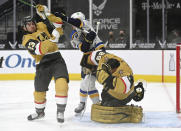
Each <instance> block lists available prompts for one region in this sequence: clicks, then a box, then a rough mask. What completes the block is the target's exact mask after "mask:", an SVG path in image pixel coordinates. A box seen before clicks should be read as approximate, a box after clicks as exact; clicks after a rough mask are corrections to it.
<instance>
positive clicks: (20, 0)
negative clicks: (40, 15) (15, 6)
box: [18, 0, 36, 8]
mask: <svg viewBox="0 0 181 131" xmlns="http://www.w3.org/2000/svg"><path fill="white" fill-rule="evenodd" d="M18 1H19V2H21V3H23V4H25V5H28V6H32V7H33V8H36V6H34V5H32V4H30V3H28V2H26V1H23V0H18Z"/></svg>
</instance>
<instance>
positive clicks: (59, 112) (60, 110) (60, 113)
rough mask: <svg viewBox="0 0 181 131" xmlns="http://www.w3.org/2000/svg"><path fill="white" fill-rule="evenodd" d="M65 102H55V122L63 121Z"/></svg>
mask: <svg viewBox="0 0 181 131" xmlns="http://www.w3.org/2000/svg"><path fill="white" fill-rule="evenodd" d="M65 107H66V104H57V122H58V123H64V111H65Z"/></svg>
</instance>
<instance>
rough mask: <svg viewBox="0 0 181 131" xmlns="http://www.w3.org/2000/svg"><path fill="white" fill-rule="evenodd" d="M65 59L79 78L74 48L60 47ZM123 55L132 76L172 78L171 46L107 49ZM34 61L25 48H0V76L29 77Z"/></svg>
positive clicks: (73, 76) (78, 56)
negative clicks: (5, 49)
mask: <svg viewBox="0 0 181 131" xmlns="http://www.w3.org/2000/svg"><path fill="white" fill-rule="evenodd" d="M60 52H61V54H62V56H63V58H64V59H65V61H66V64H67V68H68V71H69V75H70V79H71V80H80V70H81V68H80V60H81V57H82V53H81V52H80V51H78V50H60ZM108 52H109V53H114V54H115V55H117V56H119V57H121V58H123V59H124V60H125V61H126V62H128V64H129V65H130V66H131V68H132V69H133V72H134V74H135V75H134V76H135V79H136V80H137V79H144V80H147V81H152V82H162V81H165V82H175V74H176V72H175V68H176V67H175V65H176V61H175V59H176V58H175V54H176V53H175V51H174V50H164V51H162V50H108ZM34 72H35V61H34V59H33V58H32V57H31V56H30V55H29V53H28V52H27V51H25V50H21V51H20V50H13V51H12V50H11V51H0V80H32V79H33V78H34Z"/></svg>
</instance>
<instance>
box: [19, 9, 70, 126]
mask: <svg viewBox="0 0 181 131" xmlns="http://www.w3.org/2000/svg"><path fill="white" fill-rule="evenodd" d="M36 11H37V14H38V15H39V16H40V17H41V18H42V19H43V20H45V21H46V23H47V25H46V24H44V23H43V22H39V23H36V22H35V21H34V20H33V19H32V18H31V17H30V16H28V17H25V18H24V27H23V29H24V31H25V34H24V37H23V42H22V44H23V46H25V47H26V49H27V50H28V52H29V53H30V54H31V55H32V57H33V58H34V59H35V61H36V75H35V80H34V85H35V91H34V102H35V109H36V113H35V114H31V115H29V116H28V118H27V119H28V120H30V121H31V120H35V119H39V118H42V117H44V115H45V112H44V110H45V105H46V91H48V86H49V83H50V81H51V79H52V77H54V80H55V92H56V94H55V98H56V104H57V121H58V122H60V123H62V122H64V111H65V107H66V104H67V95H68V82H69V76H68V71H67V67H66V64H65V61H64V59H63V58H62V56H61V54H60V52H59V49H58V47H57V45H56V43H57V42H58V39H59V37H60V35H62V34H63V29H62V19H61V18H58V17H56V16H55V15H53V14H51V13H50V12H49V11H48V8H47V7H46V6H43V5H37V6H36ZM45 15H46V16H45ZM47 18H48V19H47ZM49 21H51V22H52V23H53V25H54V27H55V28H53V29H50V27H52V26H51V25H50V22H49Z"/></svg>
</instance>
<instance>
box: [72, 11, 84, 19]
mask: <svg viewBox="0 0 181 131" xmlns="http://www.w3.org/2000/svg"><path fill="white" fill-rule="evenodd" d="M71 18H74V19H80V20H81V21H83V20H85V15H84V14H83V13H82V12H75V13H73V14H72V15H71Z"/></svg>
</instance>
